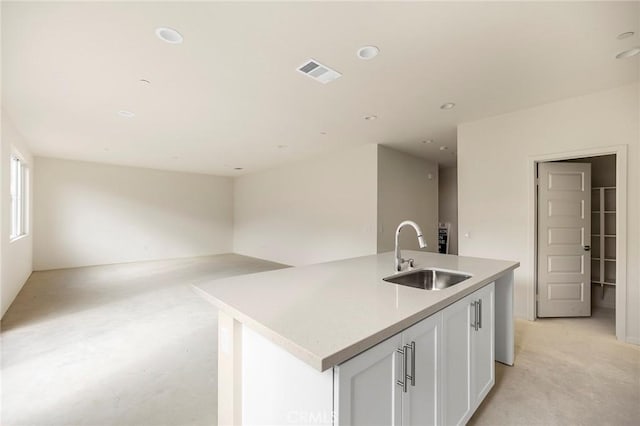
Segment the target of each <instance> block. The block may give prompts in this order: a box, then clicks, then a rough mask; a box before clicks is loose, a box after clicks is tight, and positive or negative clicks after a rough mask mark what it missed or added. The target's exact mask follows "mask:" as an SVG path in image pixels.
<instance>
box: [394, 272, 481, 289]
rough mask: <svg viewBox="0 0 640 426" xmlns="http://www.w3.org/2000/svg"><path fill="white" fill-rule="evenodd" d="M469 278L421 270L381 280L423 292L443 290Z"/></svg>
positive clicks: (467, 276)
mask: <svg viewBox="0 0 640 426" xmlns="http://www.w3.org/2000/svg"><path fill="white" fill-rule="evenodd" d="M469 278H471V275H468V274H465V273H464V272H456V271H447V270H444V269H435V268H422V269H412V270H411V271H406V272H401V273H399V274H395V275H391V276H388V277H386V278H383V280H384V281H387V282H390V283H394V284H400V285H406V286H408V287H414V288H420V289H423V290H443V289H445V288H447V287H451V286H454V285H456V284H459V283H461V282H462V281H464V280H466V279H469Z"/></svg>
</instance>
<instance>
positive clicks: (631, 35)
mask: <svg viewBox="0 0 640 426" xmlns="http://www.w3.org/2000/svg"><path fill="white" fill-rule="evenodd" d="M634 34H635V33H634V32H633V31H627V32H626V33H622V34H618V37H616V38H617V39H618V40H624V39H625V38H629V37H633V36H634Z"/></svg>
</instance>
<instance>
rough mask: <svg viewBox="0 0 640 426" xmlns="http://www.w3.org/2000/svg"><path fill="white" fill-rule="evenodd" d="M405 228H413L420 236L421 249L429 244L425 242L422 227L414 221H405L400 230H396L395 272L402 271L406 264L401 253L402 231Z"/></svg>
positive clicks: (399, 226)
mask: <svg viewBox="0 0 640 426" xmlns="http://www.w3.org/2000/svg"><path fill="white" fill-rule="evenodd" d="M405 226H411V227H413V229H414V230H415V231H416V234H417V236H418V245H419V246H420V248H425V247H426V246H427V243H426V242H425V241H424V236H423V235H422V229H420V226H419V225H418V224H417V223H415V222H414V221H412V220H404V221H402V222H400V225H398V228H397V229H396V247H395V270H396V271H401V270H402V265H403V264H404V263H405V260H404V259H403V258H402V253H401V252H400V230H401V229H402V228H404V227H405Z"/></svg>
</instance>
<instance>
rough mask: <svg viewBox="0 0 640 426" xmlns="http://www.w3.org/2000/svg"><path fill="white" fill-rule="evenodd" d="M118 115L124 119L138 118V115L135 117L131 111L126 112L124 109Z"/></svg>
mask: <svg viewBox="0 0 640 426" xmlns="http://www.w3.org/2000/svg"><path fill="white" fill-rule="evenodd" d="M118 115H120V116H121V117H124V118H133V117H135V116H136V115H135V114H134V113H132V112H131V111H127V110H124V109H123V110H120V111H118Z"/></svg>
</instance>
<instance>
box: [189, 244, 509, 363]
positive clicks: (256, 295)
mask: <svg viewBox="0 0 640 426" xmlns="http://www.w3.org/2000/svg"><path fill="white" fill-rule="evenodd" d="M403 257H404V258H408V257H412V258H414V259H415V261H416V263H415V267H416V268H423V267H436V268H441V269H448V270H455V271H461V272H465V273H467V274H470V275H472V277H471V278H469V279H468V280H466V281H463V282H461V283H460V284H457V285H455V286H452V287H449V288H447V289H444V290H439V291H428V290H421V289H415V288H411V287H406V286H402V285H397V284H392V283H389V282H386V281H383V280H382V279H383V278H384V277H387V276H389V275H393V274H394V270H393V261H394V254H393V252H388V253H382V254H378V255H372V256H364V257H357V258H353V259H347V260H340V261H336V262H328V263H319V264H315V265H309V266H301V267H296V268H287V269H280V270H275V271H268V272H261V273H257V274H249V275H242V276H236V277H231V278H224V279H219V280H212V281H208V282H201V283H197V284H194V287H195V289H196V290H197V291H198V292H199V293H200V294H202V295H203V296H204V297H205V298H207V299H208V300H210V301H211V302H212V303H213V304H214V305H215V306H217V307H218V308H219V309H221V310H222V311H224V312H225V313H227V314H228V315H230V316H232V317H234V318H235V319H237V320H238V321H240V322H242V323H243V324H245V325H247V326H248V327H250V328H252V329H253V330H255V331H257V332H258V333H260V334H262V335H263V336H265V337H266V338H267V339H269V340H271V341H272V342H274V343H276V344H277V345H279V346H281V347H283V348H284V349H285V350H287V351H289V352H290V353H292V354H293V355H295V356H296V357H297V358H299V359H301V360H302V361H304V362H306V363H307V364H309V365H310V366H312V367H313V368H315V369H317V370H319V371H324V370H326V369H328V368H331V367H333V366H335V365H338V364H340V363H342V362H344V361H346V360H348V359H349V358H351V357H353V356H355V355H357V354H359V353H361V352H362V351H364V350H366V349H368V348H370V347H372V346H374V345H376V344H377V343H379V342H381V341H383V340H385V339H387V338H389V337H391V336H393V335H394V334H397V333H399V332H400V331H402V330H404V329H406V328H408V327H409V326H411V325H412V324H415V323H416V322H418V321H420V320H422V319H424V318H426V317H428V316H430V315H432V314H433V313H435V312H437V311H439V310H441V309H443V308H444V307H446V306H448V305H450V304H452V303H453V302H455V301H457V300H459V299H461V298H463V297H464V296H466V295H467V294H470V293H472V292H474V291H475V290H477V289H479V288H481V287H483V286H484V285H486V284H488V283H490V282H492V281H494V280H495V279H496V278H497V277H499V276H501V275H502V274H504V273H505V272H507V271H510V270H513V269H515V268H517V267H518V266H519V265H520V264H519V263H518V262H512V261H504V260H492V259H481V258H473V257H459V256H452V255H444V254H436V253H425V252H418V251H410V250H403Z"/></svg>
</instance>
